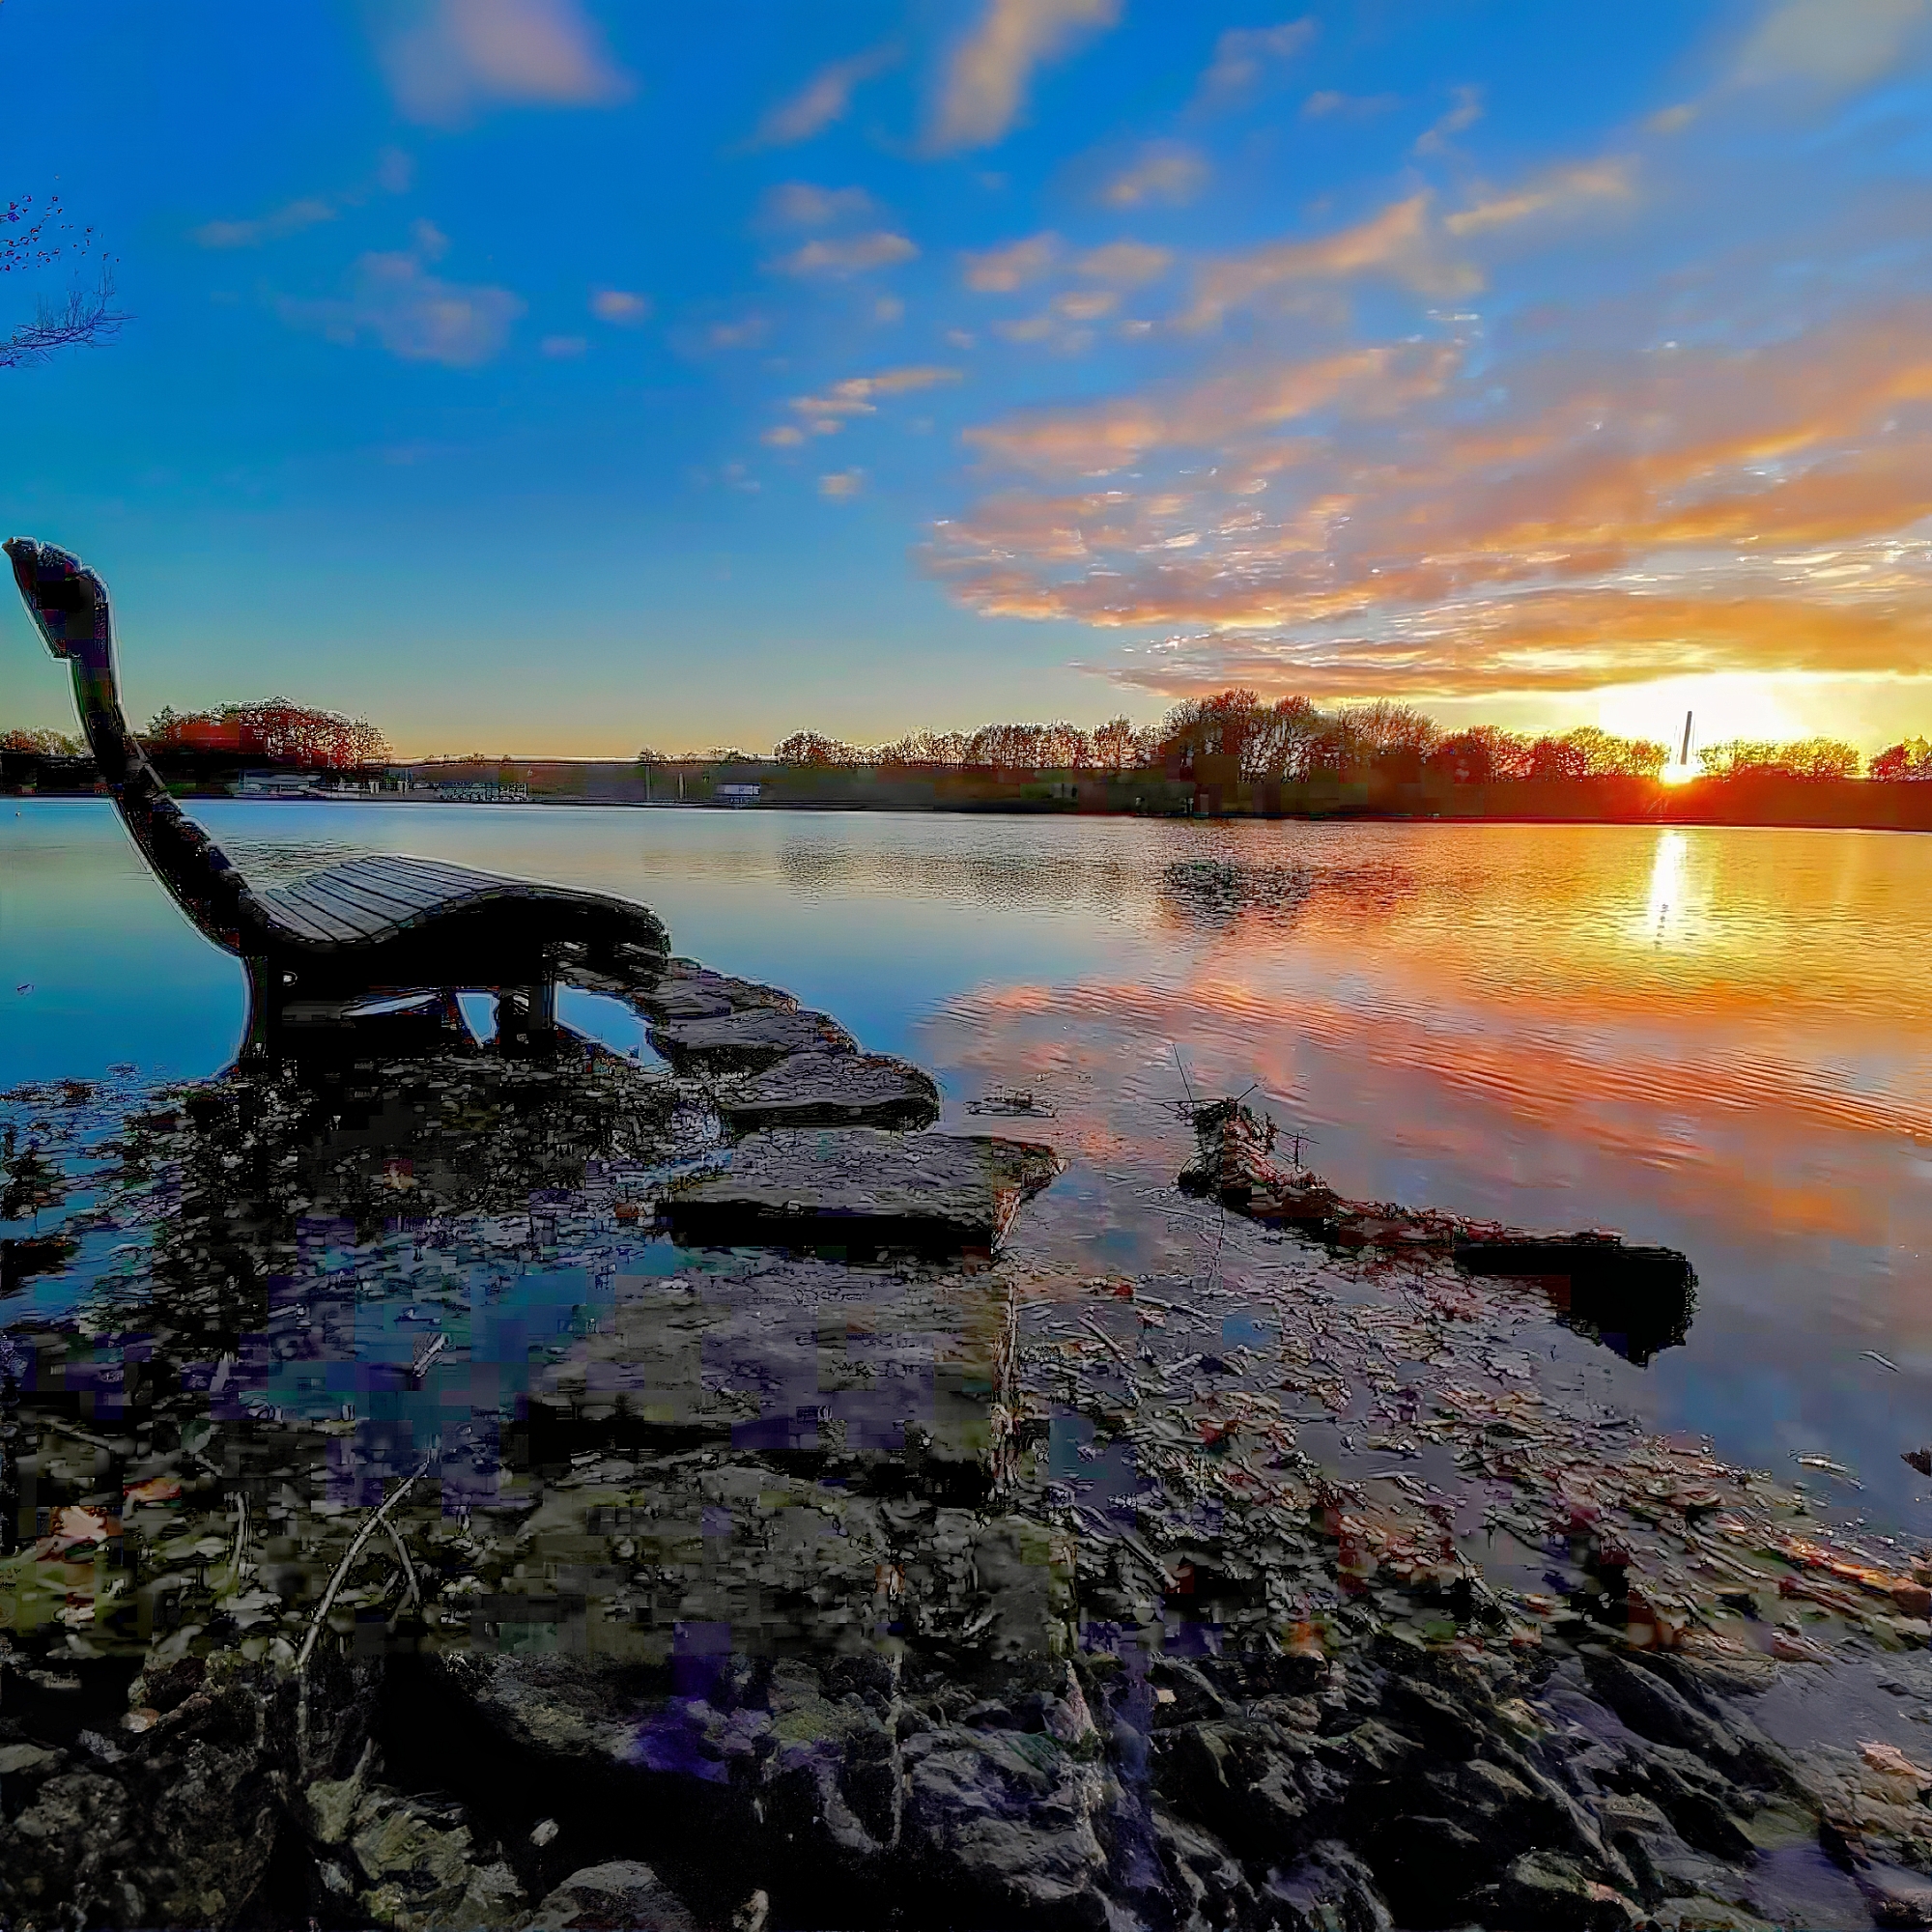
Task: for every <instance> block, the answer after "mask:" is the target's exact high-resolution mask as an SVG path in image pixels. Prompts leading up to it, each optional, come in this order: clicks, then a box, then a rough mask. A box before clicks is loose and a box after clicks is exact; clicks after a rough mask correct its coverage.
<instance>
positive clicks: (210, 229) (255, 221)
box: [193, 148, 415, 248]
mask: <svg viewBox="0 0 1932 1932" xmlns="http://www.w3.org/2000/svg"><path fill="white" fill-rule="evenodd" d="M414 179H415V162H414V161H413V160H412V159H411V157H410V156H408V155H406V154H405V153H404V152H403V151H402V150H401V149H400V148H384V150H383V152H382V154H381V155H380V156H378V158H377V162H376V168H375V172H374V173H373V174H372V175H371V176H370V177H369V178H368V179H367V180H366V181H363V182H359V183H357V184H356V185H355V186H354V187H349V188H344V189H343V190H342V192H341V193H340V194H305V195H301V196H299V197H298V199H296V200H294V201H289V202H284V203H283V204H282V206H281V207H280V208H277V209H274V210H271V211H270V213H267V214H260V215H255V216H253V217H251V218H250V219H248V220H245V221H205V222H203V223H202V225H201V226H200V227H199V228H197V229H195V230H194V231H193V239H194V241H197V242H198V243H199V244H200V245H201V246H202V247H204V248H259V247H260V246H261V245H262V244H263V243H264V242H265V241H281V240H282V238H283V237H284V236H287V235H299V234H300V233H301V232H302V230H303V229H305V228H316V227H320V226H321V225H322V224H323V223H324V222H328V221H333V220H335V219H336V218H337V217H338V216H339V215H340V214H341V213H342V211H343V210H344V209H347V208H360V207H361V206H362V205H363V204H364V203H365V202H367V201H368V200H369V199H370V197H371V196H372V195H374V194H375V193H377V192H378V191H379V190H380V191H381V192H382V193H384V194H403V193H406V192H407V191H408V189H409V186H410V184H411V183H412V181H413V180H414Z"/></svg>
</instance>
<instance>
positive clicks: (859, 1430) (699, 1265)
mask: <svg viewBox="0 0 1932 1932" xmlns="http://www.w3.org/2000/svg"><path fill="white" fill-rule="evenodd" d="M614 1289H615V1299H614V1304H613V1305H612V1307H611V1309H610V1310H609V1312H608V1313H607V1314H605V1315H604V1316H603V1317H601V1318H600V1320H599V1322H598V1325H597V1328H596V1331H595V1332H594V1333H591V1334H588V1335H582V1336H579V1337H577V1338H576V1339H575V1340H574V1341H573V1343H572V1344H571V1346H570V1349H569V1351H568V1353H567V1354H566V1355H565V1356H564V1358H563V1359H562V1360H560V1361H556V1362H554V1363H551V1364H548V1365H547V1366H546V1367H545V1368H544V1370H543V1371H542V1373H541V1374H540V1375H539V1376H538V1377H537V1378H535V1380H534V1381H533V1382H532V1384H531V1387H530V1392H529V1398H528V1410H527V1416H528V1435H527V1441H526V1449H525V1450H524V1451H523V1452H521V1453H520V1454H519V1455H518V1456H517V1457H516V1458H515V1460H518V1461H522V1460H524V1459H525V1456H527V1458H528V1460H529V1461H530V1462H531V1463H533V1464H535V1465H538V1466H548V1465H554V1464H560V1463H562V1462H564V1461H565V1460H566V1459H567V1458H571V1457H581V1456H582V1455H583V1454H584V1453H585V1452H586V1451H588V1450H592V1449H602V1448H606V1447H609V1448H611V1449H619V1450H621V1449H628V1450H630V1451H632V1452H637V1451H655V1452H658V1453H673V1452H675V1451H676V1450H678V1449H680V1448H683V1449H692V1448H698V1447H712V1448H717V1449H720V1450H727V1451H728V1453H730V1454H731V1455H733V1456H747V1455H749V1456H777V1457H780V1458H782V1459H786V1460H795V1459H797V1458H800V1457H804V1458H807V1459H809V1460H813V1461H816V1460H821V1459H823V1460H825V1461H828V1462H830V1463H833V1464H836V1465H837V1466H838V1467H840V1468H843V1469H845V1470H846V1471H847V1472H848V1474H849V1476H850V1478H851V1479H853V1480H856V1481H859V1482H861V1483H865V1482H866V1481H867V1480H868V1479H869V1478H870V1477H872V1476H877V1477H878V1478H879V1480H880V1482H881V1483H882V1485H883V1487H884V1488H885V1489H886V1490H887V1491H888V1492H904V1491H906V1490H908V1489H910V1490H912V1491H914V1492H920V1491H925V1492H930V1493H933V1494H937V1495H944V1496H948V1497H951V1498H952V1499H955V1500H971V1501H979V1500H981V1499H983V1498H984V1496H985V1495H986V1494H987V1493H988V1492H990V1490H991V1488H992V1486H993V1483H994V1481H995V1479H996V1477H997V1475H998V1473H999V1469H1000V1467H1001V1464H1002V1457H1003V1455H1004V1453H1005V1451H1004V1445H1005V1443H1006V1442H1007V1439H1008V1431H1007V1428H1006V1422H1005V1418H1006V1416H1007V1413H1008V1409H1009V1402H1010V1393H1009V1383H1010V1379H1011V1376H1012V1373H1013V1348H1014V1320H1015V1318H1014V1309H1013V1301H1012V1293H1011V1289H1010V1285H1009V1283H1008V1282H1007V1281H1006V1280H1005V1279H1004V1277H1003V1276H1002V1274H1001V1273H1000V1271H999V1270H997V1269H980V1270H976V1271H972V1272H965V1271H961V1270H959V1269H956V1268H948V1267H944V1266H929V1265H923V1264H917V1263H909V1264H905V1265H903V1266H897V1267H865V1268H860V1267H850V1266H846V1265H844V1264H840V1263H836V1262H828V1261H820V1260H817V1259H815V1258H813V1257H810V1256H790V1255H774V1254H742V1253H740V1254H726V1253H714V1254H707V1255H703V1256H695V1257H693V1258H692V1259H691V1261H690V1263H689V1264H687V1265H685V1266H683V1267H682V1268H680V1269H679V1271H678V1272H677V1273H676V1274H675V1275H671V1276H663V1275H644V1274H639V1275H619V1276H618V1277H617V1278H616V1281H615V1283H614ZM609 1526H610V1525H607V1527H609ZM612 1533H613V1534H615V1533H617V1531H616V1530H614V1529H613V1531H612Z"/></svg>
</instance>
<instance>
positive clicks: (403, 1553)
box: [383, 1522, 422, 1630]
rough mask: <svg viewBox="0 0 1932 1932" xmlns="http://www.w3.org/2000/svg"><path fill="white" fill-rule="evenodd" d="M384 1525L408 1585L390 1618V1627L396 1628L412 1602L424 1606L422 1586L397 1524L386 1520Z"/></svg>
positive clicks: (419, 1606) (418, 1606) (417, 1605)
mask: <svg viewBox="0 0 1932 1932" xmlns="http://www.w3.org/2000/svg"><path fill="white" fill-rule="evenodd" d="M383 1527H384V1529H386V1530H387V1531H388V1532H389V1541H390V1542H391V1543H392V1544H394V1545H395V1547H396V1561H397V1562H398V1563H400V1564H401V1565H402V1566H403V1577H404V1581H405V1584H406V1586H407V1587H406V1588H405V1589H404V1591H403V1601H402V1602H401V1603H400V1604H398V1605H396V1613H395V1615H394V1616H392V1617H391V1618H390V1619H389V1628H390V1629H391V1630H394V1629H395V1627H396V1625H397V1624H398V1623H399V1622H401V1620H402V1615H403V1612H404V1611H405V1610H407V1609H408V1608H409V1606H410V1605H412V1604H414V1605H415V1606H416V1607H417V1608H418V1609H420V1608H421V1607H422V1587H421V1585H420V1584H418V1583H417V1581H416V1566H415V1565H414V1564H413V1563H412V1562H411V1561H410V1552H409V1549H408V1548H407V1547H406V1546H405V1545H404V1543H403V1539H402V1538H401V1537H400V1536H399V1535H397V1533H396V1525H395V1524H394V1523H392V1522H385V1523H384V1525H383Z"/></svg>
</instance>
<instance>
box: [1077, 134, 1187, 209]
mask: <svg viewBox="0 0 1932 1932" xmlns="http://www.w3.org/2000/svg"><path fill="white" fill-rule="evenodd" d="M1207 180H1208V162H1207V159H1206V157H1205V156H1203V155H1202V154H1201V153H1200V152H1199V151H1198V150H1196V149H1194V148H1190V147H1188V146H1186V145H1185V144H1184V143H1183V142H1180V141H1151V142H1149V143H1148V145H1147V146H1146V147H1144V148H1143V149H1142V150H1141V151H1140V153H1139V155H1138V156H1135V158H1134V159H1133V160H1132V161H1131V162H1129V163H1128V165H1127V166H1126V167H1124V168H1122V170H1121V172H1120V173H1119V174H1117V175H1115V176H1114V177H1113V178H1112V179H1111V180H1109V181H1108V182H1107V183H1105V184H1104V185H1103V186H1102V187H1101V189H1100V199H1101V200H1102V201H1103V202H1105V203H1106V204H1107V206H1108V207H1110V208H1139V207H1141V206H1142V205H1143V204H1144V203H1147V202H1154V201H1158V202H1166V203H1168V204H1169V205H1170V206H1173V207H1179V206H1180V205H1181V204H1182V203H1184V202H1189V201H1192V200H1193V199H1194V197H1195V196H1196V195H1197V194H1199V193H1200V192H1201V189H1202V187H1203V185H1205V184H1206V182H1207Z"/></svg>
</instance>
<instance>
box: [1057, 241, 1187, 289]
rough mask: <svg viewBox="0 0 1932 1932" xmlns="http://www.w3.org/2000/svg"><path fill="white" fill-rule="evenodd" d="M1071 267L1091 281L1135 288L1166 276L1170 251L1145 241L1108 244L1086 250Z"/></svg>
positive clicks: (1170, 263) (1172, 258)
mask: <svg viewBox="0 0 1932 1932" xmlns="http://www.w3.org/2000/svg"><path fill="white" fill-rule="evenodd" d="M1073 266H1074V267H1075V268H1076V269H1078V270H1080V272H1081V273H1082V274H1083V275H1086V276H1087V277H1089V278H1090V279H1091V280H1093V281H1096V282H1110V283H1112V284H1114V286H1116V287H1117V288H1123V289H1137V288H1140V287H1141V286H1142V285H1143V284H1145V283H1147V282H1154V281H1158V280H1159V279H1160V277H1161V276H1162V275H1164V274H1166V273H1167V271H1168V270H1169V269H1170V268H1172V267H1173V266H1174V250H1173V249H1171V248H1156V247H1154V246H1152V245H1151V243H1150V242H1146V241H1109V242H1108V243H1107V245H1106V246H1105V247H1104V248H1090V249H1089V250H1088V251H1087V253H1086V254H1084V255H1082V256H1081V258H1080V259H1079V261H1077V262H1076V263H1075V264H1074V265H1073Z"/></svg>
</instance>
